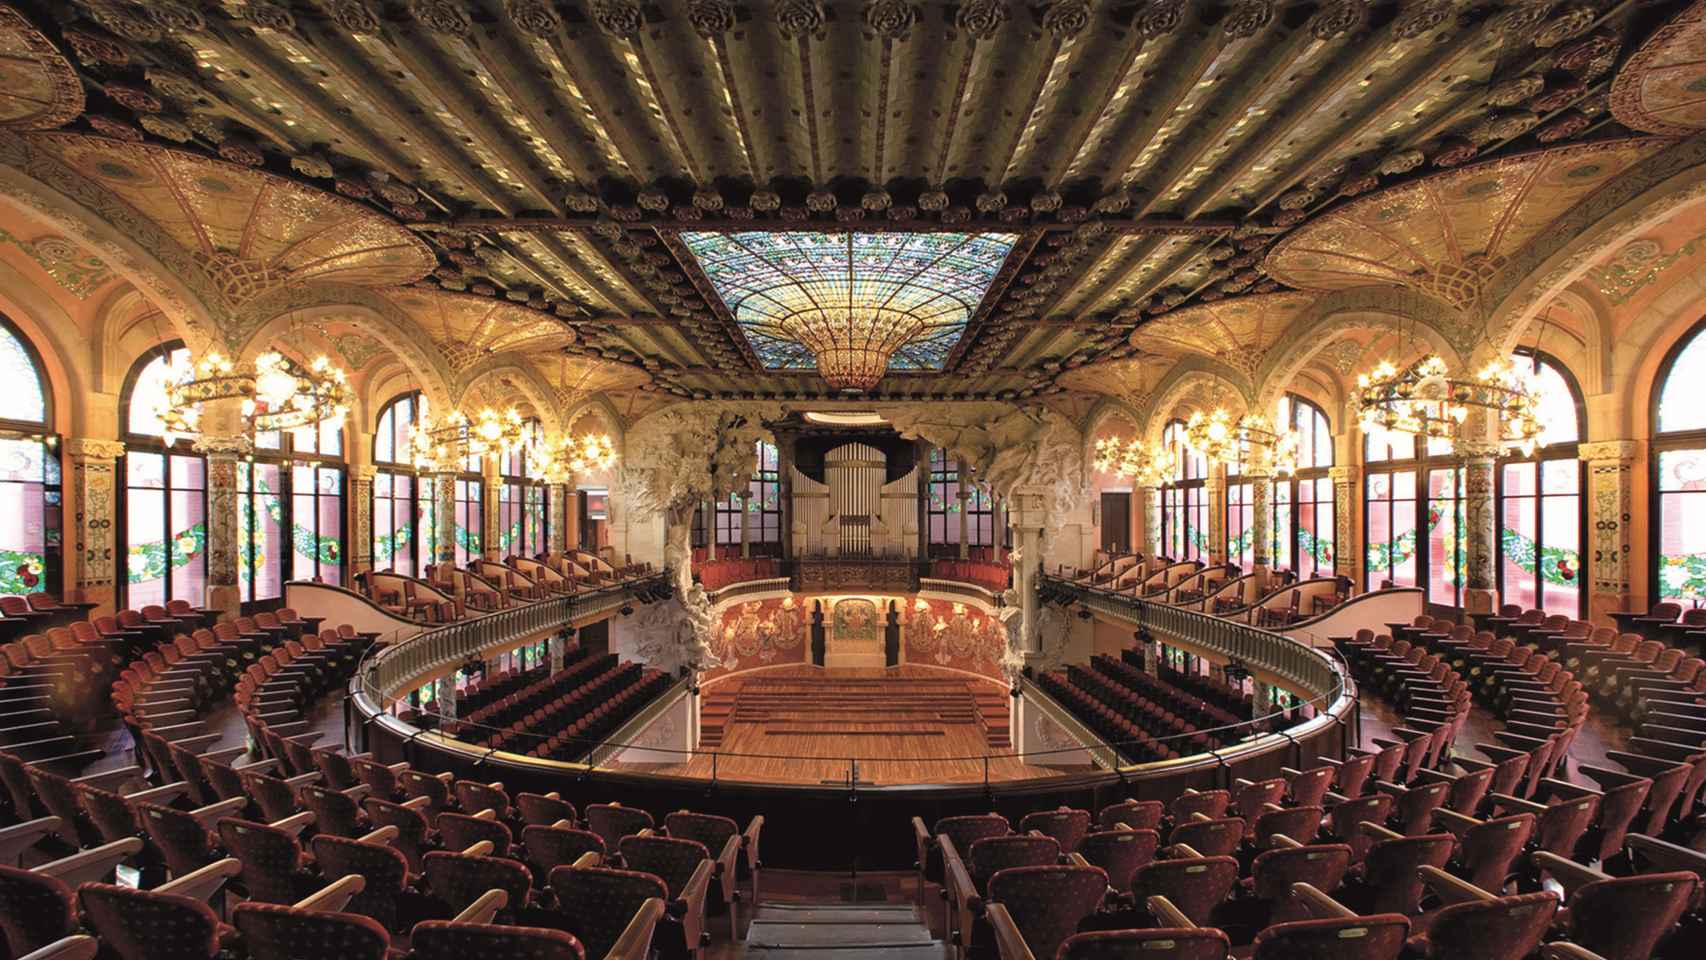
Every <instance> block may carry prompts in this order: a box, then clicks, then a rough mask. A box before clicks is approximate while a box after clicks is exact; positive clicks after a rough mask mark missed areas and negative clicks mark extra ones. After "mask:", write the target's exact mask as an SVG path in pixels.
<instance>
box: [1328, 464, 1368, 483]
mask: <svg viewBox="0 0 1706 960" xmlns="http://www.w3.org/2000/svg"><path fill="white" fill-rule="evenodd" d="M1360 472H1361V468H1359V467H1357V466H1356V465H1355V464H1347V465H1346V466H1342V467H1328V468H1327V476H1329V477H1332V478H1333V482H1334V483H1356V482H1357V475H1358V474H1359V473H1360Z"/></svg>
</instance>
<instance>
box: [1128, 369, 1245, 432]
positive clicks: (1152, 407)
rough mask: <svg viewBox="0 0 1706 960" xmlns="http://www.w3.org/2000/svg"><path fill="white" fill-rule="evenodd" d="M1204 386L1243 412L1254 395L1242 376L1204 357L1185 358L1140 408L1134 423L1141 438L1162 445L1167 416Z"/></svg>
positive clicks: (1156, 386)
mask: <svg viewBox="0 0 1706 960" xmlns="http://www.w3.org/2000/svg"><path fill="white" fill-rule="evenodd" d="M1203 386H1208V387H1210V388H1211V389H1218V390H1220V391H1221V392H1222V393H1223V394H1226V395H1227V396H1228V398H1229V399H1231V400H1236V401H1238V402H1240V403H1242V404H1243V406H1244V409H1245V410H1249V409H1250V408H1251V404H1252V403H1253V402H1254V391H1253V390H1252V389H1251V387H1250V380H1249V379H1248V378H1247V377H1245V376H1244V374H1242V373H1240V372H1238V371H1237V370H1234V369H1233V368H1232V367H1229V366H1227V365H1226V364H1224V363H1220V362H1219V361H1216V360H1210V359H1208V358H1206V357H1187V358H1185V359H1184V360H1181V361H1179V363H1178V365H1177V366H1175V367H1174V368H1173V369H1172V370H1169V371H1168V372H1167V375H1166V376H1165V377H1162V378H1161V382H1160V383H1158V384H1156V385H1155V393H1154V395H1153V397H1151V398H1150V400H1149V402H1148V403H1147V404H1146V405H1145V406H1144V407H1142V412H1141V414H1140V415H1139V416H1138V418H1137V420H1136V421H1135V422H1136V423H1137V426H1138V429H1140V430H1142V431H1143V433H1144V438H1145V439H1147V440H1149V441H1150V442H1152V443H1159V442H1161V431H1162V429H1163V428H1165V427H1166V425H1167V414H1168V413H1169V412H1170V411H1172V409H1173V408H1174V407H1175V406H1177V405H1178V403H1179V402H1180V401H1181V400H1184V399H1185V398H1186V397H1187V396H1189V395H1190V393H1191V391H1193V390H1195V389H1197V388H1199V387H1203ZM1235 412H1237V411H1235Z"/></svg>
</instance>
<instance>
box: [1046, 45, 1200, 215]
mask: <svg viewBox="0 0 1706 960" xmlns="http://www.w3.org/2000/svg"><path fill="white" fill-rule="evenodd" d="M1226 47H1227V41H1226V36H1225V34H1224V33H1223V32H1221V31H1215V32H1213V33H1212V34H1211V35H1210V36H1209V37H1208V39H1207V40H1205V41H1204V42H1203V43H1201V44H1196V45H1192V46H1187V47H1186V48H1185V50H1183V51H1181V55H1180V57H1179V60H1178V62H1177V63H1169V64H1168V65H1167V69H1166V70H1164V71H1162V72H1161V76H1160V78H1159V84H1160V86H1159V89H1157V90H1155V91H1154V92H1153V94H1151V93H1150V92H1149V91H1147V90H1145V91H1143V96H1142V98H1141V99H1139V98H1136V97H1128V98H1125V99H1124V100H1123V101H1122V103H1123V106H1121V107H1120V108H1119V110H1120V111H1136V110H1142V111H1144V113H1143V120H1142V122H1141V123H1139V124H1138V126H1137V128H1136V129H1134V130H1132V131H1131V132H1130V133H1129V134H1126V133H1119V132H1118V131H1117V130H1116V131H1113V132H1112V133H1110V134H1108V135H1106V137H1104V139H1106V138H1107V137H1113V138H1114V142H1113V143H1112V144H1110V146H1111V147H1112V148H1113V150H1114V153H1113V154H1112V155H1111V156H1110V157H1109V158H1108V160H1107V162H1106V165H1105V166H1104V167H1103V169H1104V170H1105V171H1106V172H1105V174H1104V175H1103V176H1104V179H1110V180H1111V179H1120V180H1121V181H1124V179H1125V177H1126V175H1127V174H1129V173H1130V171H1131V166H1132V164H1134V163H1136V162H1137V158H1138V157H1139V156H1140V155H1141V154H1142V153H1143V149H1144V148H1145V147H1147V146H1149V143H1150V141H1151V140H1153V139H1155V135H1156V134H1157V133H1158V132H1160V130H1161V127H1162V126H1163V125H1164V124H1166V122H1167V121H1168V120H1170V119H1172V117H1173V115H1174V114H1175V113H1176V112H1178V109H1179V106H1180V104H1182V103H1184V102H1185V98H1186V97H1188V96H1190V93H1191V91H1192V90H1193V89H1195V88H1196V85H1197V84H1198V83H1200V82H1202V78H1203V75H1204V74H1205V73H1207V72H1208V70H1209V68H1210V67H1212V66H1214V63H1215V61H1216V60H1217V59H1219V57H1220V55H1221V53H1222V51H1224V50H1225V49H1226ZM1146 79H1147V78H1146ZM1145 86H1147V84H1145ZM1099 122H1100V121H1098V123H1099ZM1094 129H1095V128H1094V127H1092V130H1094ZM1080 162H1081V158H1075V159H1074V160H1073V162H1072V164H1071V165H1070V166H1069V167H1067V176H1068V177H1071V176H1074V175H1075V173H1076V172H1077V171H1078V164H1079V163H1080ZM1084 173H1085V174H1088V173H1089V171H1084ZM1133 186H1142V185H1141V184H1133ZM1145 189H1150V188H1145ZM1150 192H1153V193H1160V192H1162V191H1161V189H1160V185H1157V186H1156V187H1155V188H1153V189H1151V190H1150Z"/></svg>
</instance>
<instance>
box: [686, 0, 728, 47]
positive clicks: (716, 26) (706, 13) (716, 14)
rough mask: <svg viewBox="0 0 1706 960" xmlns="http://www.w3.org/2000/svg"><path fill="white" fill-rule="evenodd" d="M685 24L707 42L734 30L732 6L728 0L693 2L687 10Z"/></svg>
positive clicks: (696, 0)
mask: <svg viewBox="0 0 1706 960" xmlns="http://www.w3.org/2000/svg"><path fill="white" fill-rule="evenodd" d="M687 22H688V23H690V24H692V25H693V29H694V31H695V32H697V33H698V34H699V35H700V36H701V37H704V38H706V39H707V40H709V39H710V38H712V37H715V36H717V35H718V34H722V33H727V32H729V31H730V30H733V29H734V28H735V8H734V4H732V3H729V2H728V0H693V2H692V4H691V5H689V6H688V8H687Z"/></svg>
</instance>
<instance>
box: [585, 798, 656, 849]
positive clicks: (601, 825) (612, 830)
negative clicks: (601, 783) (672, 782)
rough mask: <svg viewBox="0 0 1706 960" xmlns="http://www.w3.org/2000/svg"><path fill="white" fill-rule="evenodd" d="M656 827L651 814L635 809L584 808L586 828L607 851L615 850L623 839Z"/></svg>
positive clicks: (603, 805) (596, 805)
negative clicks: (596, 835)
mask: <svg viewBox="0 0 1706 960" xmlns="http://www.w3.org/2000/svg"><path fill="white" fill-rule="evenodd" d="M656 826H657V824H656V822H654V821H653V820H652V815H651V814H649V813H647V812H646V811H644V810H640V809H637V808H635V807H624V806H619V805H617V804H614V803H594V804H589V805H588V806H587V808H586V828H587V829H588V830H591V831H592V832H593V833H596V834H598V836H599V839H601V840H603V841H604V846H605V849H607V850H615V849H617V847H618V846H619V845H620V844H621V843H622V838H623V837H626V836H628V835H630V834H635V833H639V832H640V831H641V830H651V829H654V828H656Z"/></svg>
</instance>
